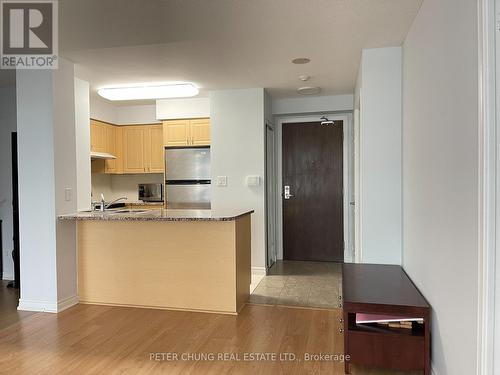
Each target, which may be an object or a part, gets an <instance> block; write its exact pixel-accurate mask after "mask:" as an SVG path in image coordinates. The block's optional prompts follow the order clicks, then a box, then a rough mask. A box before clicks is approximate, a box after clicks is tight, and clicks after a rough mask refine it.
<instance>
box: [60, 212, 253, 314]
mask: <svg viewBox="0 0 500 375" xmlns="http://www.w3.org/2000/svg"><path fill="white" fill-rule="evenodd" d="M252 213H253V211H241V212H219V211H214V210H171V209H169V210H167V209H157V210H113V211H112V210H110V211H105V212H96V211H92V212H79V213H76V214H73V215H63V216H60V217H59V220H76V225H77V231H78V293H79V300H80V303H89V304H102V305H118V306H136V307H148V308H163V309H176V310H191V311H206V312H217V313H226V314H237V313H238V312H239V311H240V310H241V308H242V307H243V306H244V304H245V302H246V301H247V299H248V295H249V291H250V281H251V271H250V251H251V234H250V232H251V220H250V215H251V214H252Z"/></svg>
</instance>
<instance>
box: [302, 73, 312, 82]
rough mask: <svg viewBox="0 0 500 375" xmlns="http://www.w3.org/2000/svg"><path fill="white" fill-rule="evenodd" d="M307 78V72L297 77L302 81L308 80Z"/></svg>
mask: <svg viewBox="0 0 500 375" xmlns="http://www.w3.org/2000/svg"><path fill="white" fill-rule="evenodd" d="M309 78H311V77H310V76H308V75H307V74H303V75H301V76H299V79H300V80H301V81H303V82H305V81H309Z"/></svg>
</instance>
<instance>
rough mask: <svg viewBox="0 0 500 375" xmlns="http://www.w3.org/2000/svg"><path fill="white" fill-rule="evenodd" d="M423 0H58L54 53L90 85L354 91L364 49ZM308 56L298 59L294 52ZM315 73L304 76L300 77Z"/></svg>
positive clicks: (392, 34) (401, 34) (400, 32)
mask: <svg viewBox="0 0 500 375" xmlns="http://www.w3.org/2000/svg"><path fill="white" fill-rule="evenodd" d="M421 2H422V0H210V1H207V0H147V1H144V0H85V1H82V0H63V1H60V2H59V4H60V5H59V28H60V32H59V43H60V54H61V55H62V56H63V57H65V58H68V59H70V60H72V61H73V62H75V63H77V75H78V76H79V77H80V78H83V79H86V80H88V81H90V83H91V87H92V90H93V91H95V90H96V89H97V88H99V87H102V86H106V85H113V84H125V83H137V82H148V81H151V82H158V81H190V82H194V83H195V84H196V85H198V86H199V87H200V89H201V92H202V95H203V94H205V95H206V92H207V91H208V90H215V89H235V88H249V87H264V88H267V89H268V90H269V92H270V93H271V95H272V96H273V97H278V98H282V97H296V96H299V95H298V94H297V93H296V89H297V88H298V87H300V86H305V85H307V86H309V85H310V86H320V87H321V88H322V91H321V95H336V94H347V93H352V92H353V89H354V84H355V79H356V75H357V70H358V66H359V61H360V57H361V50H362V48H374V47H386V46H398V45H401V44H402V42H403V40H404V38H405V37H406V34H407V32H408V30H409V28H410V26H411V23H412V21H413V19H414V17H415V16H416V14H417V12H418V10H419V7H420V5H421ZM296 57H308V58H310V59H311V62H310V63H309V64H306V65H295V64H292V63H291V60H292V59H293V58H296ZM302 74H306V75H309V76H311V78H310V80H309V81H308V82H301V81H300V80H299V78H298V77H299V75H302Z"/></svg>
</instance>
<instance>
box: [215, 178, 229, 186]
mask: <svg viewBox="0 0 500 375" xmlns="http://www.w3.org/2000/svg"><path fill="white" fill-rule="evenodd" d="M216 184H217V186H227V176H217V179H216Z"/></svg>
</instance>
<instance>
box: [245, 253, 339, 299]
mask: <svg viewBox="0 0 500 375" xmlns="http://www.w3.org/2000/svg"><path fill="white" fill-rule="evenodd" d="M341 293H342V264H341V263H333V262H306V261H304V262H302V261H278V262H276V263H275V264H274V265H273V266H272V267H271V269H270V270H269V272H268V275H267V276H265V277H264V278H263V279H262V280H261V281H260V283H259V284H258V285H257V287H256V288H255V290H254V291H253V292H252V294H251V295H250V299H249V302H250V303H253V304H265V305H284V306H302V307H316V308H329V309H331V308H335V309H336V308H339V307H340V306H341V305H340V303H341V298H340V296H341V295H342V294H341Z"/></svg>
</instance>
